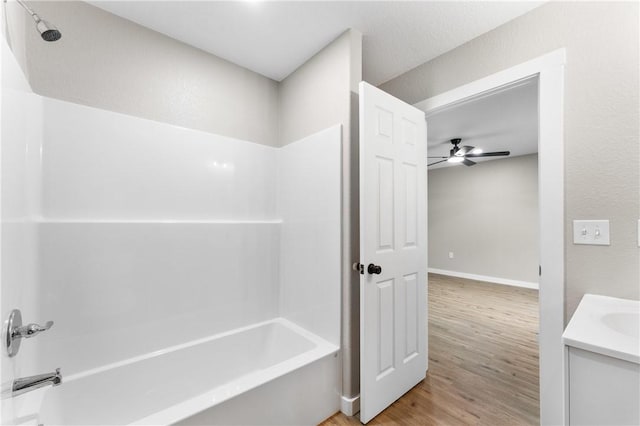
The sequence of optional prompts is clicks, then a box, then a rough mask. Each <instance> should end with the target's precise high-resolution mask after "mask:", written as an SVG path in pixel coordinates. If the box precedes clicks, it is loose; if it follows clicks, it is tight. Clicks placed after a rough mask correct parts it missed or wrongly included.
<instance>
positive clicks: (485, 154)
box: [465, 151, 511, 157]
mask: <svg viewBox="0 0 640 426" xmlns="http://www.w3.org/2000/svg"><path fill="white" fill-rule="evenodd" d="M509 154H511V151H496V152H483V153H480V154H467V155H466V156H465V157H502V156H504V155H509Z"/></svg>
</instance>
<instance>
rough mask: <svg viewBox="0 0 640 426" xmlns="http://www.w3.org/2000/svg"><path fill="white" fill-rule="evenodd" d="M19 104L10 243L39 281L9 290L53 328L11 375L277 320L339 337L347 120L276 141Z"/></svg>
mask: <svg viewBox="0 0 640 426" xmlns="http://www.w3.org/2000/svg"><path fill="white" fill-rule="evenodd" d="M5 49H6V46H4V45H3V58H5V55H6V52H5ZM4 89H5V79H4V78H3V90H4ZM5 94H6V96H5ZM8 100H11V107H12V109H11V111H12V112H11V114H12V115H13V116H15V120H11V122H9V123H7V125H4V124H5V123H3V129H2V132H3V139H4V140H11V143H10V144H8V149H6V150H4V148H5V147H6V146H5V143H4V142H3V156H2V161H3V167H2V173H3V176H2V181H3V191H2V201H3V224H2V239H3V243H5V242H6V241H7V239H10V238H13V240H12V242H11V244H10V245H12V246H17V245H19V244H17V243H16V241H17V239H18V237H19V238H24V237H25V235H28V236H29V240H28V241H25V242H24V243H22V242H21V243H20V244H21V246H20V247H21V251H20V252H17V253H15V255H16V256H17V257H19V259H20V262H22V265H25V264H31V265H33V267H32V268H23V269H25V270H27V269H28V270H31V271H33V276H32V277H25V279H24V280H23V281H22V286H21V287H20V288H19V293H20V294H19V295H18V296H16V297H9V298H7V299H6V300H21V301H22V302H21V305H20V307H21V308H22V311H23V312H22V314H23V318H24V319H25V321H28V322H31V321H43V320H53V321H54V322H55V325H54V327H53V328H52V329H51V330H49V331H48V332H46V333H43V334H41V335H40V336H38V338H37V339H30V340H29V341H25V342H24V343H23V344H22V347H21V354H20V356H18V357H16V358H12V359H8V358H6V357H4V358H3V367H2V374H3V382H6V381H7V380H8V379H9V378H13V377H22V376H28V375H32V374H40V373H43V372H47V371H53V370H54V369H55V368H58V367H59V368H61V370H62V374H63V377H65V378H67V379H69V378H71V379H73V378H74V377H75V378H79V377H82V376H83V375H86V374H88V373H91V372H95V371H99V370H100V369H101V368H104V367H105V366H111V365H114V364H117V363H122V362H125V361H126V360H130V359H132V358H136V357H145V356H147V355H150V354H154V353H157V352H158V351H163V350H165V349H167V348H171V347H174V346H176V345H181V344H185V343H188V342H192V341H197V340H199V339H206V338H209V337H210V336H213V335H219V334H221V333H225V332H228V331H230V330H236V329H238V328H242V327H247V326H250V325H252V324H257V323H262V322H264V321H269V320H273V319H276V318H284V319H287V320H290V321H291V322H293V323H295V324H297V325H299V326H301V327H303V328H304V329H305V330H307V331H308V332H310V333H312V334H314V335H316V336H318V337H319V338H321V339H323V340H326V341H327V342H329V343H330V344H332V345H334V346H335V347H337V346H338V345H339V339H340V323H339V319H340V257H339V256H340V239H341V204H340V202H341V201H340V200H341V127H340V126H339V125H336V126H334V127H330V128H328V129H325V130H323V131H320V132H318V133H316V134H313V135H310V136H308V137H305V138H303V139H301V140H299V141H297V142H294V143H292V144H289V145H286V146H283V147H279V148H276V147H271V146H266V145H262V144H260V143H256V142H260V141H242V140H237V139H233V138H229V137H225V136H222V135H215V134H211V133H206V132H201V131H196V130H192V129H186V128H180V127H177V126H172V125H168V124H165V123H160V122H155V121H151V120H146V119H142V118H138V117H132V116H128V115H124V114H119V113H114V112H111V111H106V110H101V109H96V108H91V107H87V106H83V105H79V104H74V103H70V102H64V101H60V100H56V99H51V98H46V97H41V96H38V95H35V94H33V93H32V92H30V90H29V89H28V87H26V86H25V87H21V88H20V90H11V91H10V92H9V91H5V93H3V102H5V101H8ZM4 113H5V112H4V110H3V114H4ZM3 118H4V117H3ZM16 135H18V136H16ZM6 165H8V166H6ZM5 166H6V167H5ZM9 176H11V177H14V176H19V179H15V178H12V179H8V177H9ZM11 197H13V198H11ZM19 197H22V198H24V199H18V198H19ZM6 205H8V206H16V205H17V206H19V208H17V209H16V211H15V212H11V211H10V210H7V208H6V207H5V206H6ZM25 229H27V231H28V232H25ZM14 243H15V244H14ZM2 255H3V256H10V255H11V254H9V253H4V252H3V253H2ZM4 263H8V264H9V263H11V262H4V259H3V264H4ZM311 264H313V265H314V268H313V273H312V274H310V273H309V272H308V271H309V269H308V267H309V265H311ZM4 276H5V271H3V278H4ZM2 285H3V287H2V294H3V297H4V296H5V295H7V294H10V293H11V292H12V291H14V290H15V287H11V286H9V283H8V280H5V279H3V281H2ZM6 300H5V302H4V303H5V304H6V303H7V302H6ZM13 307H15V306H11V307H7V306H3V310H5V309H4V308H8V309H9V310H10V308H13ZM270 341H277V339H272V340H270ZM289 344H293V343H292V342H289ZM240 346H242V345H240ZM235 349H237V351H236V350H234V354H236V356H237V357H242V356H243V353H244V352H243V350H244V349H247V348H242V347H237V348H235ZM280 350H281V348H278V347H277V345H276V346H274V347H273V348H270V347H266V348H265V359H270V358H272V357H278V356H280V353H281V352H280ZM250 351H251V350H250V348H249V350H248V351H247V352H250ZM336 368H337V367H336ZM74 386H75V385H74V380H66V381H65V383H63V386H61V387H60V388H61V389H62V388H63V387H66V388H67V389H69V388H73V387H74ZM140 391H141V392H142V391H143V389H142V388H141V389H140ZM147 391H148V392H151V391H152V390H149V389H148V390H147ZM336 398H337V397H336ZM9 403H10V404H18V405H20V404H21V403H20V402H19V401H17V400H16V399H13V400H12V399H9V402H7V400H4V401H3V421H4V420H6V418H7V417H6V415H5V413H11V412H13V408H11V409H10V410H4V408H6V405H7V404H9ZM9 422H10V421H9Z"/></svg>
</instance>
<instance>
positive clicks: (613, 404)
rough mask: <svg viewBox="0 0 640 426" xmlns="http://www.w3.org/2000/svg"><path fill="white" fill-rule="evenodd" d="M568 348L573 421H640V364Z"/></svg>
mask: <svg viewBox="0 0 640 426" xmlns="http://www.w3.org/2000/svg"><path fill="white" fill-rule="evenodd" d="M568 351H569V357H568V367H569V375H568V376H569V383H568V386H567V387H568V392H569V410H568V411H569V424H570V425H581V426H583V425H584V426H586V425H597V426H605V425H640V409H639V408H638V405H639V403H640V364H636V363H633V362H628V361H623V360H620V359H616V358H613V357H609V356H605V355H601V354H598V353H595V352H589V351H585V350H583V349H578V348H575V347H568Z"/></svg>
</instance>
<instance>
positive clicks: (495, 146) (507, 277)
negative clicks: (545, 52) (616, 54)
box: [425, 76, 539, 424]
mask: <svg viewBox="0 0 640 426" xmlns="http://www.w3.org/2000/svg"><path fill="white" fill-rule="evenodd" d="M426 119H427V124H428V127H429V131H428V158H429V159H428V164H429V172H428V222H429V224H428V229H429V232H428V240H429V256H428V263H429V288H428V292H429V297H428V304H429V358H430V364H429V365H430V368H429V371H430V374H429V375H428V377H427V381H426V383H425V385H426V386H428V387H431V388H432V393H433V394H439V395H442V396H443V398H433V400H432V403H433V404H434V405H439V404H442V405H443V407H442V409H443V411H446V409H447V407H449V408H450V409H451V407H454V406H455V409H454V410H452V413H451V415H452V416H454V417H456V418H458V419H459V420H461V421H466V420H472V419H471V417H477V419H476V420H479V421H481V422H482V423H487V424H507V423H522V424H537V423H539V378H538V369H539V367H538V340H537V334H538V311H539V309H538V266H539V259H538V253H539V247H538V241H539V233H538V216H539V215H538V212H539V207H538V78H537V76H535V77H532V78H528V79H525V80H523V81H519V82H517V83H514V84H511V85H508V86H506V87H502V88H500V89H497V90H493V91H490V92H489V93H484V94H482V95H480V96H475V97H472V98H469V99H465V100H462V101H460V102H454V103H452V104H450V105H447V106H445V107H443V108H440V109H437V110H435V111H432V112H431V113H428V114H427V117H426ZM445 395H446V396H447V397H444V396H445ZM453 401H457V402H455V404H452V402H453ZM469 416H471V417H469ZM467 417H469V418H468V419H467Z"/></svg>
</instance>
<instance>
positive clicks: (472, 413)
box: [322, 274, 539, 426]
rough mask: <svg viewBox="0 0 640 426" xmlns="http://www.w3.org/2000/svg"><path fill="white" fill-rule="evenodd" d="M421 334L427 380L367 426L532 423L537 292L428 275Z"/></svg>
mask: <svg viewBox="0 0 640 426" xmlns="http://www.w3.org/2000/svg"><path fill="white" fill-rule="evenodd" d="M428 331H429V371H428V372H427V378H426V379H425V380H424V381H423V382H421V383H419V384H418V385H416V386H415V387H414V388H413V389H411V390H410V391H409V392H407V393H406V394H405V395H404V396H403V397H402V398H400V399H399V400H398V401H396V402H395V403H393V404H392V405H391V406H390V407H388V408H387V409H386V410H384V411H383V412H382V413H380V414H379V415H378V416H377V417H376V418H375V419H373V420H372V421H371V422H369V423H368V424H369V425H493V426H498V425H509V426H510V425H536V424H539V417H538V412H539V402H538V343H537V332H538V291H537V290H529V289H524V288H517V287H510V286H503V285H498V284H489V283H484V282H478V281H472V280H466V279H462V278H452V277H445V276H443V275H435V274H430V275H429V328H428ZM342 425H360V421H359V420H358V418H357V417H347V416H345V415H344V414H342V413H338V414H336V415H334V416H333V417H331V418H329V419H328V420H326V421H325V422H323V423H322V426H342Z"/></svg>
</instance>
